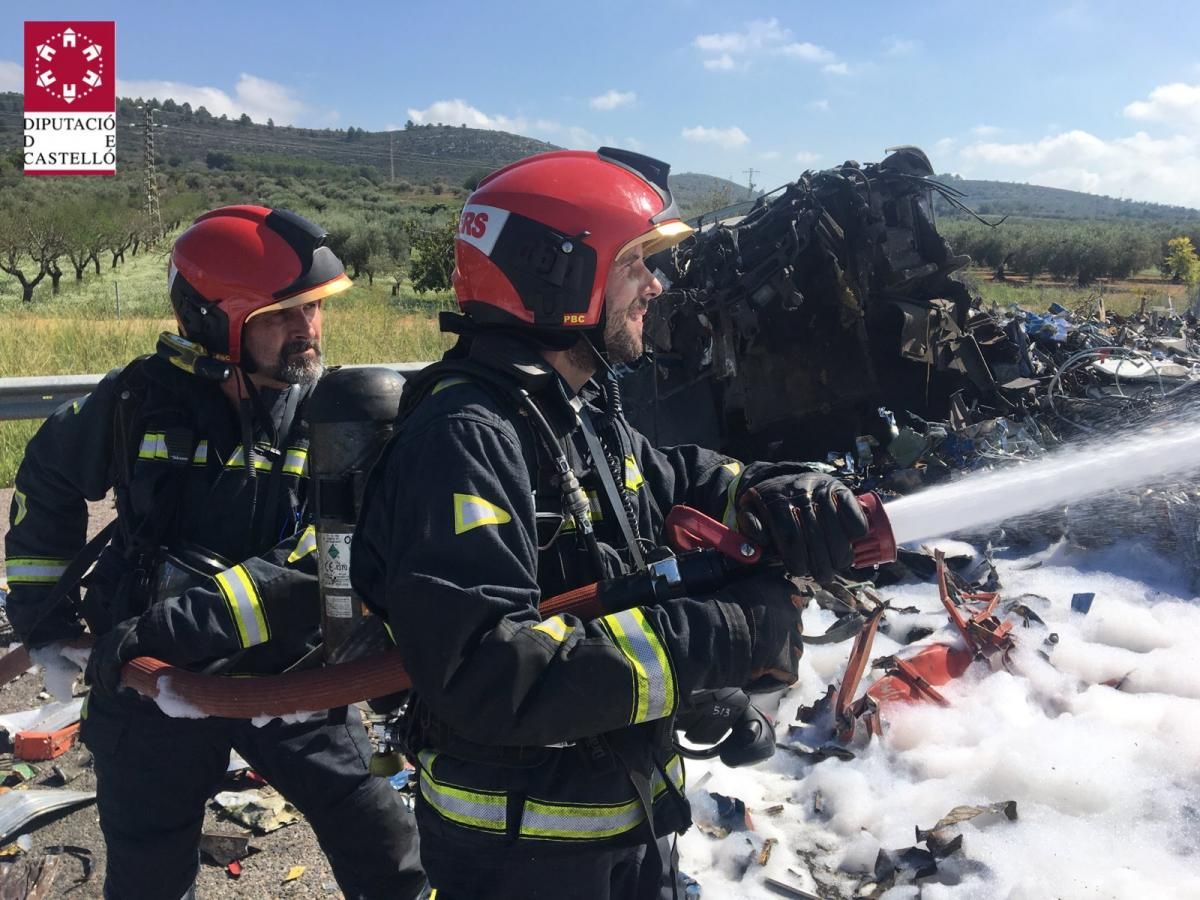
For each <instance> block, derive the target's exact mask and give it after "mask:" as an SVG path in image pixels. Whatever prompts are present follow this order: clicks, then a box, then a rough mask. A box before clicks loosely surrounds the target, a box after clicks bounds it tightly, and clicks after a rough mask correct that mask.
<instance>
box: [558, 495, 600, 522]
mask: <svg viewBox="0 0 1200 900" xmlns="http://www.w3.org/2000/svg"><path fill="white" fill-rule="evenodd" d="M584 493H586V494H587V498H588V510H587V517H588V519H590V520H591V521H593V522H603V521H604V507H603V506H601V505H600V495H599V494H598V493H597V492H596V491H585V492H584ZM562 530H563V531H574V530H575V520H574V519H573V518H572V517H571V516H566V517H565V518H564V519H563V523H562Z"/></svg>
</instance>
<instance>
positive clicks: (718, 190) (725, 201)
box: [669, 172, 758, 219]
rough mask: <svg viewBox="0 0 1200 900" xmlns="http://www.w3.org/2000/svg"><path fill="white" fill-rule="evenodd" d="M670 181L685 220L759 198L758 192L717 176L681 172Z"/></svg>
mask: <svg viewBox="0 0 1200 900" xmlns="http://www.w3.org/2000/svg"><path fill="white" fill-rule="evenodd" d="M669 180H670V183H671V193H672V195H673V196H674V197H675V202H676V203H678V204H679V208H680V210H682V211H683V217H684V218H685V219H688V218H691V217H693V216H697V215H699V214H700V213H706V212H712V211H713V210H714V209H718V208H720V207H722V206H729V205H730V204H732V203H740V202H742V201H744V200H753V199H754V198H755V197H756V196H758V192H757V191H755V192H754V193H753V194H751V193H750V192H749V191H748V190H747V189H746V186H745V185H742V184H737V183H735V182H733V181H730V180H729V179H727V178H718V177H717V176H715V175H701V174H699V173H698V172H680V173H679V174H678V175H672V176H670V179H669Z"/></svg>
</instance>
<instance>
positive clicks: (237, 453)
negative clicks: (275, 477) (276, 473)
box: [225, 445, 271, 472]
mask: <svg viewBox="0 0 1200 900" xmlns="http://www.w3.org/2000/svg"><path fill="white" fill-rule="evenodd" d="M255 449H256V450H265V449H267V448H266V447H265V446H256V447H255ZM245 466H246V453H245V449H244V448H243V447H242V446H241V445H239V446H238V448H237V449H236V450H234V451H233V454H232V455H231V456H230V457H229V459H228V460H227V461H226V462H225V468H227V469H242V468H245ZM254 468H255V469H256V470H259V471H264V472H269V471H271V461H270V460H269V459H267V458H266V457H265V456H263V455H262V453H255V454H254Z"/></svg>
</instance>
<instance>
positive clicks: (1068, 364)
mask: <svg viewBox="0 0 1200 900" xmlns="http://www.w3.org/2000/svg"><path fill="white" fill-rule="evenodd" d="M933 172H934V170H933V167H932V166H931V165H930V162H929V159H928V157H927V156H926V155H925V154H924V153H923V152H922V151H921V150H920V149H918V148H915V147H900V148H895V149H893V150H892V151H890V152H889V155H888V156H887V157H886V158H885V159H884V160H883V161H882V162H879V163H869V164H859V163H857V162H852V161H851V162H846V163H843V164H842V165H840V166H837V167H835V168H832V169H828V170H825V171H820V172H806V173H804V174H803V175H802V176H801V177H800V178H799V179H798V180H797V181H795V182H792V183H789V184H787V185H785V186H784V187H782V188H780V189H778V190H777V191H774V192H772V193H771V194H768V195H764V196H762V197H759V198H758V199H757V200H756V201H754V202H753V204H751V205H749V209H748V210H746V209H745V206H746V205H747V204H743V205H742V207H741V209H739V210H737V211H738V212H739V215H736V216H725V217H722V211H718V212H717V213H716V214H714V215H712V216H710V217H707V218H709V219H711V221H705V217H702V218H701V219H700V220H699V221H698V222H694V223H693V224H696V225H697V227H698V230H697V233H696V234H695V235H693V236H692V237H690V238H689V239H688V240H686V241H684V242H683V243H681V244H679V245H678V246H677V247H675V248H673V249H672V250H669V251H666V252H664V253H661V254H658V255H657V256H655V257H653V258H652V260H651V261H650V264H651V268H652V269H654V268H657V269H658V271H659V272H660V273H661V276H662V280H663V282H664V286H666V290H665V291H664V293H663V294H662V295H661V296H660V297H659V299H658V300H657V301H656V302H655V303H654V304H652V305H651V307H650V311H649V313H648V314H647V318H646V328H645V333H646V339H647V346H648V348H649V350H650V352H649V353H648V355H647V358H646V359H645V360H644V361H643V363H642V364H641V365H640V366H638V367H635V368H633V369H632V370H629V371H626V372H625V373H624V377H623V379H622V388H623V394H624V403H625V411H626V414H627V415H628V416H629V418H630V420H631V421H632V422H633V423H634V425H635V426H636V427H638V428H639V429H640V430H642V431H643V432H644V433H646V434H647V435H649V436H650V438H651V440H652V441H654V442H656V443H658V444H664V445H666V444H673V443H683V442H694V443H699V444H703V445H705V446H711V447H716V448H719V449H721V450H723V451H725V452H728V453H730V454H732V455H734V456H738V457H740V458H743V459H805V460H815V461H818V462H819V463H823V464H829V465H830V469H829V471H832V472H835V473H836V474H838V475H840V476H842V477H843V478H846V479H847V480H848V481H849V482H850V483H851V484H852V486H854V487H855V488H856V489H860V488H861V489H872V490H877V491H880V492H881V493H882V494H883V495H884V496H885V497H888V496H896V495H900V494H907V493H910V492H912V491H914V490H917V489H919V488H921V487H923V486H925V485H928V484H932V483H934V482H938V481H941V480H944V479H948V478H952V477H955V476H956V475H958V474H961V473H962V472H964V471H967V470H974V469H980V468H988V467H993V466H997V465H1003V464H1005V463H1006V462H1010V461H1019V460H1022V459H1029V458H1035V457H1039V456H1041V455H1043V454H1045V453H1046V452H1047V451H1049V450H1051V449H1053V448H1054V447H1056V446H1058V445H1059V444H1061V443H1064V442H1067V441H1072V440H1077V439H1089V438H1096V437H1101V436H1104V435H1108V434H1111V433H1112V432H1114V431H1116V430H1119V429H1121V428H1125V429H1128V428H1130V427H1133V428H1137V427H1142V426H1144V425H1146V424H1148V423H1151V422H1155V421H1159V420H1162V419H1163V418H1165V417H1166V416H1168V415H1169V414H1171V413H1172V412H1173V411H1177V410H1178V409H1180V407H1181V406H1182V404H1184V403H1188V402H1191V401H1192V400H1194V398H1195V397H1196V396H1197V394H1196V392H1195V388H1196V386H1197V383H1198V381H1200V330H1198V328H1197V321H1196V319H1195V317H1194V316H1193V315H1191V314H1190V313H1189V314H1186V315H1181V314H1178V313H1176V312H1175V311H1174V310H1173V309H1161V310H1160V309H1155V310H1150V311H1147V310H1146V309H1145V303H1143V309H1142V310H1141V311H1140V312H1139V313H1137V314H1134V315H1131V316H1119V315H1116V314H1112V313H1106V312H1105V309H1104V304H1103V297H1102V295H1101V296H1100V297H1099V298H1093V299H1092V300H1090V301H1089V302H1088V303H1087V304H1085V306H1084V308H1083V309H1079V310H1067V309H1065V308H1063V307H1060V306H1058V305H1057V304H1054V305H1052V306H1051V308H1050V310H1049V311H1048V312H1034V311H1031V310H1024V309H1020V308H1018V307H1013V308H1011V309H1009V310H998V309H986V308H984V306H983V304H982V302H981V301H980V300H979V299H978V298H976V297H973V296H972V293H971V291H970V290H969V288H968V287H967V285H966V284H964V283H963V281H961V280H959V278H958V276H957V275H956V273H959V272H960V271H961V270H963V269H964V268H965V267H966V266H967V265H968V264H969V263H970V259H969V258H968V257H966V256H963V255H959V254H956V253H955V252H954V250H953V248H951V247H950V246H949V244H948V243H947V242H946V240H945V239H944V238H943V237H942V236H941V235H940V234H939V233H938V230H937V224H936V220H935V216H934V212H933V195H934V194H935V193H937V194H940V195H941V196H942V197H943V198H944V199H945V200H946V201H947V202H948V203H949V204H950V205H951V206H954V207H956V208H958V209H960V210H963V211H964V212H966V213H969V214H971V215H974V213H972V212H971V211H970V210H969V209H968V208H967V207H966V205H965V204H964V203H963V201H962V200H961V199H960V198H961V197H962V195H961V193H960V192H958V191H957V190H955V189H954V188H952V187H950V186H948V185H945V184H942V183H940V182H938V181H937V180H936V179H935V178H934V177H933ZM976 218H979V217H978V216H977V217H976ZM980 221H984V220H982V219H980ZM1002 221H1003V220H1000V222H996V223H986V222H985V224H995V225H1000V224H1001V223H1002ZM1187 494H1188V488H1187V486H1181V485H1164V486H1161V487H1160V488H1158V489H1156V490H1155V491H1153V492H1150V493H1149V494H1147V493H1146V492H1140V493H1139V494H1137V495H1136V496H1135V495H1133V494H1130V495H1129V498H1128V500H1129V503H1130V504H1131V506H1134V507H1136V508H1137V510H1139V511H1140V514H1141V515H1142V517H1143V518H1145V517H1146V516H1145V513H1146V511H1147V510H1148V509H1151V508H1152V509H1153V510H1154V511H1155V512H1156V513H1158V512H1161V511H1162V510H1163V509H1167V510H1169V511H1170V512H1171V516H1170V517H1169V518H1170V521H1169V522H1168V521H1167V519H1168V517H1164V516H1159V517H1158V518H1159V519H1161V520H1162V521H1163V522H1167V524H1166V525H1163V524H1161V522H1160V524H1159V525H1158V526H1157V527H1156V528H1154V529H1153V532H1152V533H1154V534H1155V536H1156V538H1157V539H1158V541H1159V543H1160V545H1163V546H1164V547H1165V548H1166V549H1182V550H1184V551H1185V554H1186V556H1187V558H1188V559H1189V560H1191V561H1192V562H1193V568H1194V569H1196V570H1197V571H1198V572H1200V565H1197V563H1196V561H1197V558H1198V556H1200V554H1198V553H1197V551H1196V521H1195V516H1193V515H1191V514H1190V513H1189V512H1188V509H1190V507H1193V506H1195V504H1193V503H1189V502H1186V501H1187V500H1188V497H1187ZM1081 508H1082V507H1081ZM1058 518H1059V521H1058V523H1057V525H1056V524H1055V521H1054V517H1053V516H1041V517H1039V527H1042V528H1043V529H1049V530H1050V531H1051V532H1053V531H1054V530H1055V528H1058V530H1059V534H1061V533H1062V530H1063V528H1064V527H1065V523H1064V521H1062V519H1063V517H1062V516H1059V517H1058ZM1077 518H1082V517H1077ZM1016 524H1017V525H1018V526H1021V525H1023V524H1024V523H1016ZM1076 524H1077V526H1078V527H1077V528H1076V529H1075V532H1076V536H1078V537H1079V538H1080V539H1081V540H1082V541H1088V540H1093V541H1094V540H1099V539H1102V535H1101V534H1098V533H1095V532H1096V531H1097V529H1095V528H1091V529H1089V528H1088V527H1086V524H1085V523H1083V522H1082V521H1077V523H1076ZM1013 531H1014V529H1013V528H1011V527H1010V528H1009V532H1010V534H1011V533H1012V532H1013Z"/></svg>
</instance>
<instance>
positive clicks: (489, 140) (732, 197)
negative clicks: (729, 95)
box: [0, 93, 1200, 223]
mask: <svg viewBox="0 0 1200 900" xmlns="http://www.w3.org/2000/svg"><path fill="white" fill-rule="evenodd" d="M152 105H154V106H155V107H156V109H155V112H154V121H155V123H156V128H155V130H154V140H155V150H156V157H157V160H158V165H159V170H160V171H164V170H168V169H180V168H184V169H195V168H201V169H203V168H208V169H226V170H252V171H253V170H257V171H259V172H261V173H267V174H273V175H286V174H291V175H294V176H298V177H304V176H306V175H308V174H310V173H311V172H314V171H319V170H321V169H323V168H324V167H328V166H334V167H339V169H343V170H344V168H348V169H350V170H351V171H352V172H353V171H354V170H358V171H359V172H360V174H364V175H365V174H368V172H367V171H366V169H368V168H369V169H371V170H374V173H371V174H372V175H373V177H378V176H377V175H375V173H379V174H382V175H384V176H387V178H389V179H390V178H392V176H393V175H394V178H395V180H397V181H409V182H412V183H414V184H422V185H430V184H436V183H438V182H440V183H443V184H445V185H447V186H449V187H451V188H462V187H464V186H466V185H470V184H473V183H474V181H475V180H477V179H478V178H479V177H481V176H482V175H484V174H485V173H487V172H490V171H491V170H493V169H496V168H498V167H499V166H502V165H504V164H505V163H509V162H513V161H514V160H517V159H521V158H523V157H525V156H529V155H531V154H533V153H541V152H543V151H546V150H555V149H558V148H557V147H555V145H553V144H549V143H546V142H545V141H539V140H535V139H533V138H528V137H522V136H521V135H516V134H509V133H507V132H504V131H490V130H484V129H479V128H463V127H457V126H449V125H415V124H412V123H409V125H408V127H405V128H402V129H399V130H396V131H391V132H386V131H366V130H364V129H361V128H357V127H350V128H344V129H343V128H337V129H330V128H324V129H317V128H294V127H292V126H286V125H271V124H266V125H260V124H257V123H254V122H251V121H250V119H249V118H248V117H242V118H241V119H240V120H236V119H225V118H221V117H214V116H212V115H210V114H209V113H208V112H207V111H205V110H204V109H203V108H202V107H200V108H197V109H192V108H191V107H190V106H188V105H187V104H179V103H176V102H175V101H174V100H163V101H161V102H160V101H152ZM21 108H22V98H21V95H20V94H19V93H0V153H2V154H4V155H5V156H7V155H9V154H15V153H17V152H18V151H19V149H20V147H21V130H22V122H21ZM117 120H118V128H117V166H118V168H119V169H123V170H125V171H127V172H128V171H130V170H134V169H135V167H138V166H140V165H141V161H142V152H143V142H142V130H141V128H140V127H138V126H140V125H141V123H142V120H143V114H142V112H141V111H140V110H139V109H138V108H137V102H136V101H134V100H131V99H129V98H121V99H119V100H118V108H117ZM314 167H315V168H314ZM937 178H938V180H940V181H943V182H945V183H946V184H948V185H949V186H951V187H953V188H955V189H957V190H959V191H962V192H963V193H964V194H965V195H966V196H965V197H963V200H964V202H965V203H966V204H967V205H968V206H970V207H971V208H972V209H974V210H975V211H976V212H979V213H981V214H983V215H986V216H998V215H1010V216H1017V217H1027V218H1048V219H1069V220H1076V221H1078V220H1085V219H1090V220H1110V221H1131V222H1133V221H1137V222H1162V223H1168V222H1172V223H1173V222H1189V223H1190V222H1198V221H1200V210H1195V209H1188V208H1186V207H1181V206H1166V205H1163V204H1158V203H1142V202H1137V201H1132V200H1119V199H1115V198H1112V197H1102V196H1097V195H1095V194H1085V193H1082V192H1080V191H1067V190H1062V189H1059V188H1049V187H1040V186H1037V185H1031V184H1016V183H1011V182H1004V181H982V180H971V179H964V178H960V177H959V176H957V175H939V176H937ZM671 188H672V191H673V192H674V193H675V197H676V200H677V201H678V203H679V206H680V208H681V209H682V211H683V214H684V217H685V218H691V217H694V216H697V215H699V214H701V213H705V212H710V211H712V210H714V209H716V208H718V207H721V206H727V205H730V204H734V203H738V202H741V201H745V200H748V199H753V197H752V196H751V195H750V194H749V192H748V191H747V189H746V188H745V186H743V185H740V184H736V183H734V182H732V181H729V180H727V179H725V178H718V177H716V176H713V175H704V174H700V173H695V172H682V173H679V174H677V175H672V176H671ZM439 190H440V189H439ZM935 208H936V209H937V211H938V214H939V215H941V216H945V217H948V218H952V217H955V216H958V215H962V214H961V213H959V212H958V211H957V210H955V209H954V208H953V207H951V206H950V205H949V204H947V203H946V202H945V201H944V200H942V199H941V198H940V197H937V196H936V195H935Z"/></svg>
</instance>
